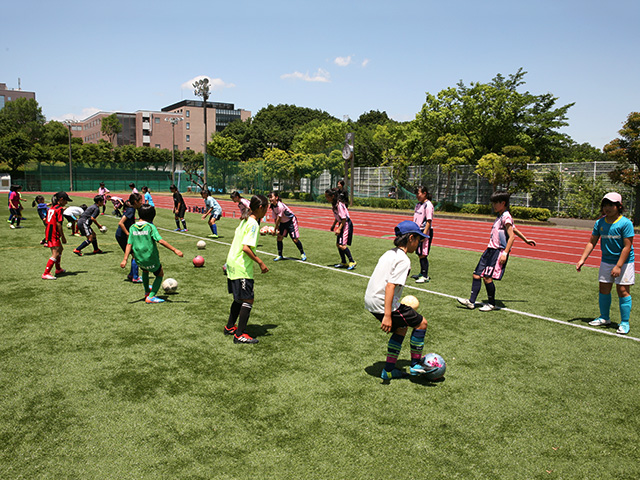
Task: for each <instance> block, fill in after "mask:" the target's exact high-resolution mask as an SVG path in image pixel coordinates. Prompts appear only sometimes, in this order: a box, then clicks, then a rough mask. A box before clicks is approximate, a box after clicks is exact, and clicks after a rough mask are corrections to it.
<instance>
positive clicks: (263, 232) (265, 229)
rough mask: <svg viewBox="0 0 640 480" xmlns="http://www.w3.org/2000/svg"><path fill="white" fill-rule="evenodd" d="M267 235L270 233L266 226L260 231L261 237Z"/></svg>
mask: <svg viewBox="0 0 640 480" xmlns="http://www.w3.org/2000/svg"><path fill="white" fill-rule="evenodd" d="M267 233H269V227H268V226H266V225H265V226H264V227H262V228H261V229H260V235H266V234H267Z"/></svg>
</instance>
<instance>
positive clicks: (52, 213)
mask: <svg viewBox="0 0 640 480" xmlns="http://www.w3.org/2000/svg"><path fill="white" fill-rule="evenodd" d="M63 211H64V208H62V207H60V205H56V206H54V207H51V208H50V209H49V210H48V211H47V218H46V220H45V222H46V224H47V226H46V228H45V234H44V238H45V241H46V242H47V246H48V247H59V246H60V245H61V243H60V232H59V231H58V223H62V219H63V216H62V212H63Z"/></svg>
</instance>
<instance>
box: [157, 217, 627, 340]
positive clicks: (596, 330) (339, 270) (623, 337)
mask: <svg viewBox="0 0 640 480" xmlns="http://www.w3.org/2000/svg"><path fill="white" fill-rule="evenodd" d="M157 228H158V230H163V231H165V232H169V233H175V234H179V235H184V236H185V237H192V238H195V239H198V240H205V241H207V242H212V243H217V244H219V245H226V246H231V244H230V243H228V242H222V241H220V240H215V239H212V238H206V237H198V236H197V235H192V234H190V233H185V232H175V231H173V230H170V229H168V228H161V227H157ZM257 252H258V253H260V254H261V255H268V256H270V257H275V256H276V254H274V253H270V252H264V251H262V250H257ZM293 260H294V261H296V262H298V263H301V264H303V265H309V266H310V267H316V268H323V269H325V270H331V271H333V272H336V273H341V274H343V275H353V276H355V277H361V278H366V279H369V278H371V277H370V276H368V275H363V274H361V273H357V272H354V271H353V270H346V269H342V268H334V267H330V266H328V265H320V264H318V263H313V262H309V261H306V262H303V261H301V260H295V259H293ZM404 288H408V289H411V290H418V291H420V292H424V293H429V294H431V295H437V296H439V297H446V298H451V299H453V300H455V299H456V298H458V297H457V296H455V295H449V294H448V293H441V292H436V291H433V290H427V289H426V288H420V287H414V286H413V285H405V286H404ZM500 310H504V311H505V312H511V313H515V314H517V315H522V316H524V317H529V318H537V319H538V320H545V321H547V322H553V323H558V324H560V325H565V326H567V327H574V328H581V329H583V330H589V331H590V332H594V333H599V334H601V335H610V336H612V337H616V338H619V339H621V340H631V341H634V342H640V338H637V337H631V336H629V335H618V334H617V333H614V332H609V331H606V330H603V329H601V328H593V327H590V326H586V325H577V324H574V323H571V322H565V321H563V320H558V319H555V318H551V317H545V316H543V315H536V314H535V313H529V312H523V311H521V310H514V309H512V308H500ZM488 315H495V314H490V313H487V316H488Z"/></svg>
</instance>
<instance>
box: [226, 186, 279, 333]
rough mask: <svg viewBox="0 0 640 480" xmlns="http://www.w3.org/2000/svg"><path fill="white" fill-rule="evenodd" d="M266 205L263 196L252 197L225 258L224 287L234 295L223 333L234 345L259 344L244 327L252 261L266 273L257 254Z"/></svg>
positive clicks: (250, 297)
mask: <svg viewBox="0 0 640 480" xmlns="http://www.w3.org/2000/svg"><path fill="white" fill-rule="evenodd" d="M268 205H269V202H268V201H267V198H266V197H265V196H264V195H254V196H253V197H251V202H250V210H248V211H246V212H245V213H244V214H243V216H242V217H240V225H238V227H237V228H236V232H235V234H234V236H233V242H232V243H231V248H230V249H229V254H228V255H227V263H226V265H227V288H228V291H229V293H231V294H233V303H232V304H231V309H230V311H229V320H228V321H227V324H226V325H225V327H224V334H225V335H233V343H245V344H252V343H258V339H257V338H253V337H251V336H250V335H249V334H247V333H245V328H247V323H248V321H249V315H251V309H252V308H253V299H254V294H253V262H256V263H257V264H258V266H259V267H260V271H261V272H262V273H267V272H268V271H269V269H268V268H267V266H266V265H265V263H264V262H263V261H262V260H260V259H259V258H258V256H257V255H256V246H257V245H258V228H259V225H258V220H259V219H260V218H262V217H264V215H265V214H266V213H267V208H268ZM236 321H237V322H238V325H237V326H236Z"/></svg>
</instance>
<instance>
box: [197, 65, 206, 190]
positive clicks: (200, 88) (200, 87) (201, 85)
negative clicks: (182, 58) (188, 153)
mask: <svg viewBox="0 0 640 480" xmlns="http://www.w3.org/2000/svg"><path fill="white" fill-rule="evenodd" d="M193 88H195V90H194V91H193V93H194V94H195V95H196V96H198V97H202V103H203V105H202V107H203V108H202V110H203V112H204V183H205V185H207V186H208V185H209V181H208V179H207V100H209V79H208V78H207V77H204V78H203V79H201V80H198V81H197V82H194V84H193Z"/></svg>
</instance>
